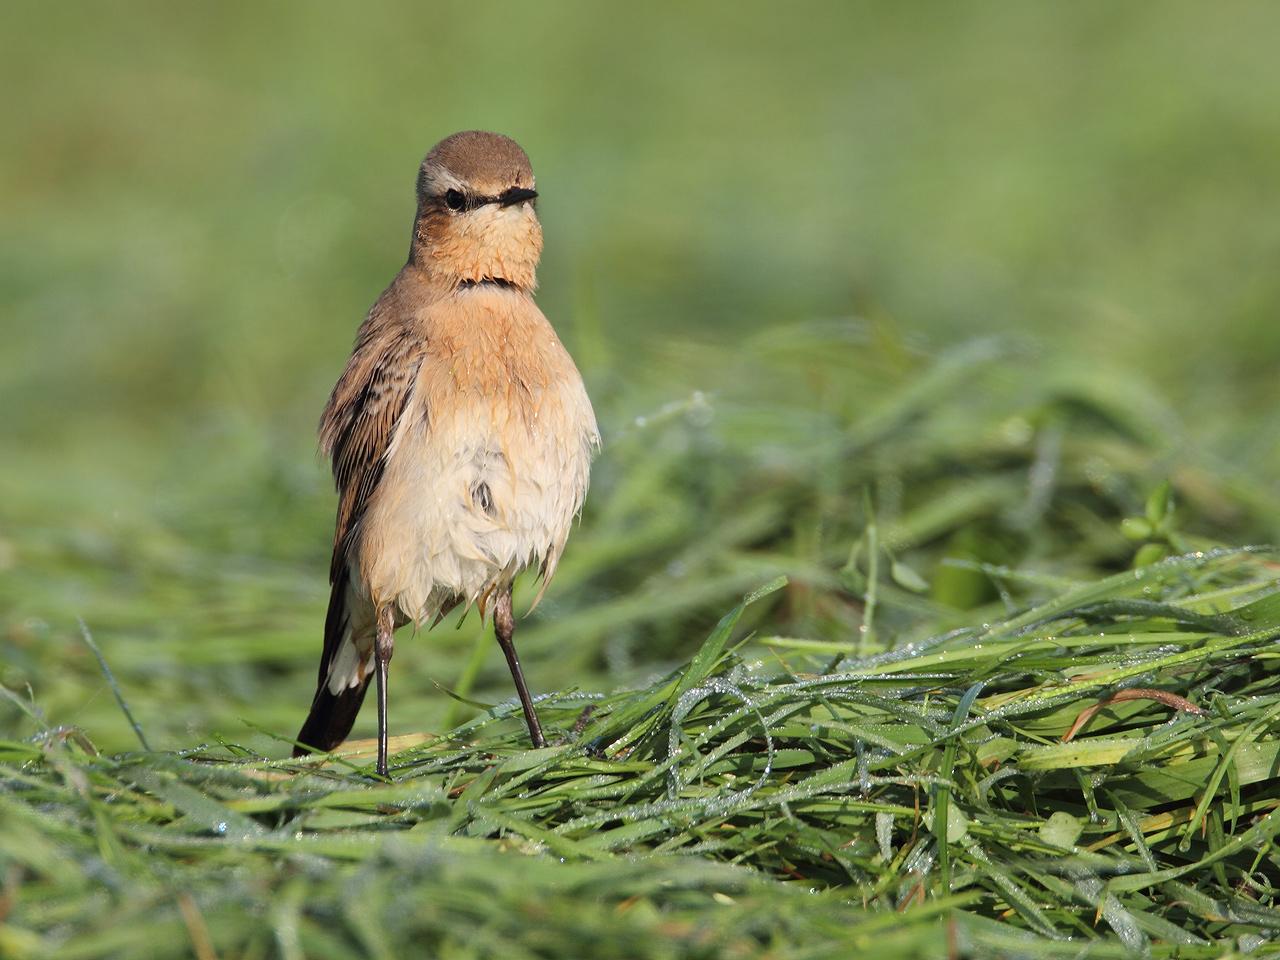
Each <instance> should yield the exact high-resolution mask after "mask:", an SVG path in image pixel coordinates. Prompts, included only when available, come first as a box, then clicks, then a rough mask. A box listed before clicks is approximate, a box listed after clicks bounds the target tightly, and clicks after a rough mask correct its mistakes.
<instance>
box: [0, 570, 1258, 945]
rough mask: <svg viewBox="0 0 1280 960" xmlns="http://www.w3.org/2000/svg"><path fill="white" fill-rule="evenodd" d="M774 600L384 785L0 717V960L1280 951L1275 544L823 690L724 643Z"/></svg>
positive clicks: (843, 675)
mask: <svg viewBox="0 0 1280 960" xmlns="http://www.w3.org/2000/svg"><path fill="white" fill-rule="evenodd" d="M991 574H992V576H994V577H997V578H999V579H1001V580H1002V581H1005V582H1009V583H1011V584H1012V583H1016V582H1017V580H1018V578H1017V577H1016V576H1013V575H1011V574H1009V572H1008V571H998V570H993V571H991ZM781 587H782V583H781V582H780V581H779V582H775V583H772V584H769V585H766V586H764V587H763V588H762V589H760V590H759V591H757V592H756V593H754V594H753V595H751V596H749V597H747V598H746V600H745V601H744V602H743V604H741V605H739V606H737V607H735V608H734V609H733V610H732V611H730V612H729V613H728V614H727V615H725V616H724V618H723V619H722V620H721V621H720V623H719V624H718V625H717V627H716V628H715V630H714V631H713V632H712V633H711V635H710V636H709V637H708V638H707V639H706V641H705V642H704V643H703V645H702V647H701V649H700V650H699V651H698V653H697V655H696V656H695V657H694V658H693V659H692V661H691V662H689V663H688V664H685V665H683V666H682V668H681V669H679V670H677V671H674V672H673V673H672V674H671V675H669V676H666V677H663V678H661V679H659V680H657V681H656V682H654V683H652V684H650V685H648V686H645V687H642V688H639V689H635V690H628V691H625V692H621V693H615V694H612V695H608V696H599V695H586V694H582V693H565V694H553V695H549V696H546V697H544V698H543V700H542V701H541V710H542V713H543V715H544V717H545V722H547V723H548V725H549V726H550V728H551V729H552V730H553V731H554V734H553V737H554V740H555V743H554V745H553V746H550V747H548V748H546V749H543V750H537V751H530V750H527V749H525V747H524V742H523V732H522V730H521V729H520V724H519V722H518V710H516V708H515V705H514V704H512V703H509V702H508V703H505V704H501V705H499V706H497V707H495V708H492V709H490V710H487V711H485V712H484V713H483V714H482V715H481V716H479V717H477V718H476V719H475V720H473V721H471V722H469V723H466V724H464V725H462V726H460V727H458V728H457V729H454V730H451V731H449V732H448V733H446V734H443V735H440V736H425V737H424V736H409V737H402V738H400V740H399V741H398V742H397V744H396V753H395V756H394V758H393V776H392V780H393V782H390V783H379V782H375V781H374V780H372V779H371V777H370V773H369V755H368V750H367V749H365V750H363V752H361V751H360V750H359V749H357V750H355V751H353V752H349V753H347V754H345V755H343V754H340V755H339V756H338V757H335V758H332V759H330V760H327V761H320V760H308V761H306V762H300V761H282V760H271V759H268V758H266V757H263V756H259V755H257V754H256V753H255V752H253V751H251V750H248V749H245V748H243V747H240V746H237V745H236V744H234V743H231V742H225V743H222V744H219V745H216V746H204V747H200V748H198V749H193V750H188V751H182V752H179V753H157V752H149V751H141V752H130V753H123V754H117V755H114V756H104V755H100V754H99V753H98V752H97V751H96V750H95V749H94V748H93V746H92V743H91V739H90V737H88V736H87V735H86V733H85V732H83V731H79V730H76V729H74V728H61V729H49V728H45V727H44V723H43V721H42V719H41V718H40V717H39V715H38V713H37V712H36V711H35V710H34V708H32V707H31V706H30V705H24V708H25V709H28V710H29V711H30V719H31V721H32V722H33V723H35V724H36V725H37V726H40V727H41V728H42V729H41V732H40V733H39V735H37V736H35V737H33V738H26V739H23V740H10V741H6V742H5V743H4V744H3V747H2V750H3V761H4V767H3V770H4V777H5V786H6V789H5V792H4V794H3V795H2V797H0V810H2V811H3V818H4V830H3V833H2V834H0V836H2V837H3V841H2V842H3V854H4V857H5V860H6V861H7V863H8V864H9V867H8V871H7V874H6V877H5V886H4V892H3V904H4V911H5V917H4V921H5V922H4V924H3V926H2V927H0V951H3V953H4V955H6V956H13V957H55V956H56V957H62V958H70V957H109V956H149V957H162V956H187V955H191V954H193V953H194V954H195V955H197V956H201V957H208V956H276V955H279V956H285V957H302V956H307V957H346V956H352V955H357V954H358V955H369V956H377V957H399V956H407V955H431V956H442V957H472V956H475V957H482V956H483V957H488V956H493V957H499V956H501V957H569V956H592V957H667V956H706V957H721V956H745V955H753V954H755V953H756V952H757V951H760V950H761V949H763V950H764V951H765V952H766V953H767V954H768V955H771V956H778V957H827V956H830V957H837V956H850V955H853V953H854V951H866V950H874V951H875V955H876V956H877V957H898V956H902V957H906V956H920V955H948V954H949V955H975V956H997V955H1001V956H1028V957H1040V956H1043V957H1050V956H1054V957H1057V956H1061V957H1078V956H1128V955H1150V956H1168V957H1174V956H1176V957H1218V956H1223V955H1226V954H1229V953H1231V952H1232V951H1240V952H1241V953H1245V952H1253V951H1255V950H1258V949H1261V948H1262V946H1263V945H1264V944H1268V943H1269V942H1270V941H1271V938H1272V937H1273V936H1275V935H1276V934H1278V933H1280V911H1277V910H1276V906H1277V905H1276V902H1275V899H1276V894H1277V890H1276V883H1277V879H1278V878H1280V847H1277V845H1276V841H1275V837H1276V834H1277V832H1280V789H1278V786H1280V774H1278V771H1280V738H1277V736H1276V735H1277V733H1280V684H1278V683H1277V682H1276V672H1275V658H1276V656H1277V652H1276V643H1275V641H1276V638H1277V636H1280V593H1278V592H1277V591H1276V585H1275V565H1274V564H1273V563H1272V562H1271V561H1270V560H1269V559H1268V558H1267V556H1266V555H1265V554H1260V553H1253V552H1246V551H1230V550H1219V551H1214V552H1210V553H1195V554H1191V555H1187V556H1179V557H1174V558H1171V559H1167V560H1164V561H1162V562H1159V563H1156V564H1154V565H1150V566H1147V567H1144V568H1142V569H1139V570H1134V571H1126V572H1123V573H1120V574H1117V575H1115V576H1112V577H1110V578H1106V579H1103V580H1099V581H1095V582H1091V583H1086V584H1078V585H1075V586H1071V587H1069V588H1066V589H1063V590H1061V591H1058V592H1056V593H1055V595H1053V596H1052V597H1051V598H1050V599H1047V600H1045V601H1043V602H1041V603H1038V604H1035V605H1033V606H1030V607H1028V608H1027V609H1026V610H1024V611H1023V612H1021V613H1019V614H1017V615H1015V616H1012V617H1007V618H1004V619H1001V620H999V621H997V622H995V623H992V624H984V625H981V626H972V627H968V628H964V629H959V630H955V631H952V632H950V633H948V634H945V635H942V636H938V637H935V638H933V639H931V640H929V641H927V642H920V643H913V644H910V645H908V646H905V647H902V648H899V649H895V650H892V651H889V652H886V653H882V654H878V655H874V656H869V657H865V658H862V659H857V658H842V659H841V662H838V663H835V664H832V667H833V669H830V670H827V671H821V670H817V671H811V670H809V669H808V668H807V667H806V664H807V663H808V661H809V660H810V659H811V657H813V656H818V657H824V656H827V655H829V654H831V653H836V654H837V655H839V654H843V653H845V652H847V651H846V650H842V649H840V647H839V646H838V645H836V644H830V643H825V642H821V641H805V640H800V639H795V638H779V637H770V636H766V635H762V634H758V635H756V636H755V637H754V638H753V639H751V640H749V641H748V642H747V643H746V644H745V645H743V643H742V640H741V638H740V637H739V625H740V621H741V619H742V617H743V614H744V612H745V611H746V610H747V609H748V608H749V606H750V605H754V606H755V607H756V608H767V607H768V606H769V605H770V604H771V603H773V602H775V601H776V599H777V597H779V596H780V593H779V589H780V588H781ZM1123 691H1128V695H1129V697H1130V698H1126V695H1125V694H1124V693H1122V692H1123ZM1100 702H1102V703H1105V704H1107V705H1106V706H1105V707H1104V709H1102V710H1100V711H1098V712H1096V714H1095V715H1093V716H1092V717H1089V718H1088V719H1087V722H1086V723H1085V724H1084V725H1083V728H1082V729H1081V730H1080V732H1078V733H1075V735H1074V738H1073V739H1070V740H1069V742H1063V741H1064V738H1065V737H1067V736H1068V735H1069V731H1071V732H1074V731H1075V729H1076V728H1077V727H1078V726H1079V724H1078V723H1077V722H1076V721H1077V718H1078V717H1079V716H1080V714H1081V712H1082V711H1084V710H1086V709H1087V708H1090V707H1091V706H1094V705H1097V704H1098V703H1100ZM513 718H514V719H513ZM366 746H367V745H366ZM358 747H359V745H357V748H358Z"/></svg>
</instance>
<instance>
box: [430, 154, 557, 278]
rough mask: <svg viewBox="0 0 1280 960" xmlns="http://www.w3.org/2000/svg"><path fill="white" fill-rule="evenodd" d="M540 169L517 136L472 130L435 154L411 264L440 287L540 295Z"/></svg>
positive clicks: (431, 161)
mask: <svg viewBox="0 0 1280 960" xmlns="http://www.w3.org/2000/svg"><path fill="white" fill-rule="evenodd" d="M536 196H537V192H536V191H535V190H534V179H533V167H532V166H531V165H530V164H529V157H528V156H527V155H526V154H525V152H524V150H522V149H521V148H520V145H519V144H518V143H516V142H515V141H514V140H512V139H511V138H510V137H504V136H502V134H499V133H486V132H484V131H481V130H467V131H464V132H462V133H455V134H454V135H453V136H451V137H446V138H445V139H443V140H441V141H440V142H439V143H437V144H436V145H435V146H434V147H432V148H431V152H430V153H428V154H427V156H426V159H424V160H423V161H422V167H421V168H420V169H419V172H418V215H417V217H416V219H415V221H414V230H413V244H412V246H411V248H410V252H409V261H410V263H411V264H415V265H417V266H418V267H420V268H421V269H422V270H423V271H424V272H425V273H426V274H427V276H428V277H429V278H430V279H431V280H432V281H433V282H435V283H437V284H441V285H444V286H447V287H451V288H452V287H459V286H466V285H475V284H481V283H496V284H499V285H503V286H511V287H517V288H520V289H522V290H532V289H533V288H534V287H535V286H536V283H537V281H536V270H537V266H538V258H539V256H540V255H541V253H542V228H541V226H540V225H539V223H538V216H537V214H536V213H535V212H534V209H533V204H532V202H531V201H532V200H533V199H534V198H535V197H536Z"/></svg>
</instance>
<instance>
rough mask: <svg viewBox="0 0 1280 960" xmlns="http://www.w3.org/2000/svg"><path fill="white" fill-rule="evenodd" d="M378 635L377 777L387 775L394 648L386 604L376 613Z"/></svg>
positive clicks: (390, 611) (391, 610) (375, 651)
mask: <svg viewBox="0 0 1280 960" xmlns="http://www.w3.org/2000/svg"><path fill="white" fill-rule="evenodd" d="M377 627H378V634H377V637H376V638H375V639H374V643H373V659H374V663H375V665H376V669H377V672H378V776H380V777H385V776H386V775H387V666H388V664H390V663H391V653H392V650H393V649H394V648H395V633H396V621H395V608H394V607H393V606H391V605H390V604H388V605H387V606H385V607H383V608H382V609H381V610H379V611H378V616H377Z"/></svg>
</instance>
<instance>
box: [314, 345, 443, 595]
mask: <svg viewBox="0 0 1280 960" xmlns="http://www.w3.org/2000/svg"><path fill="white" fill-rule="evenodd" d="M424 347H425V344H424V343H423V341H422V338H421V337H420V336H419V335H418V334H417V333H414V332H411V331H408V330H403V329H402V330H398V331H392V332H383V333H382V335H380V336H379V335H373V336H363V335H362V336H361V339H360V340H359V341H358V342H357V344H356V349H355V351H354V352H353V353H352V355H351V360H350V361H349V362H348V363H347V368H346V370H345V371H343V374H342V377H341V379H339V381H338V383H337V386H335V387H334V389H333V395H332V396H330V398H329V404H328V406H327V407H326V408H325V411H324V416H323V418H322V419H321V421H320V446H321V449H322V450H324V452H325V453H326V454H328V455H329V457H330V458H331V459H332V461H333V479H334V483H335V484H336V486H337V488H338V517H337V523H336V525H335V528H334V533H333V561H332V564H331V566H330V569H329V582H330V583H334V582H336V581H337V580H338V577H339V575H340V573H341V571H342V568H343V565H344V564H345V563H346V554H347V550H348V548H349V547H350V539H351V537H352V535H353V534H354V532H355V530H356V528H357V525H358V524H359V522H360V518H361V516H362V515H363V513H364V509H365V507H366V506H367V505H368V503H369V498H370V497H371V496H372V495H373V492H374V490H376V489H377V486H378V481H379V480H380V479H381V478H382V472H383V469H384V468H385V466H386V456H387V448H388V446H389V445H390V443H391V437H392V436H393V434H394V433H395V427H396V423H397V421H398V420H399V419H400V414H401V412H402V411H403V410H404V407H405V403H406V402H407V401H408V399H409V394H410V392H411V391H412V389H413V383H414V380H415V379H416V378H417V375H418V366H419V364H420V363H421V362H422V354H423V350H424Z"/></svg>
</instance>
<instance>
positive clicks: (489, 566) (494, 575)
mask: <svg viewBox="0 0 1280 960" xmlns="http://www.w3.org/2000/svg"><path fill="white" fill-rule="evenodd" d="M548 392H549V393H553V392H554V395H551V396H547V397H543V398H541V399H542V402H540V403H539V404H538V405H537V407H536V410H537V413H536V415H535V416H533V417H531V418H530V417H524V418H520V419H517V418H516V416H515V414H514V413H513V412H512V410H511V408H510V406H509V405H507V404H501V403H494V402H493V401H492V400H489V399H483V398H477V399H475V400H474V401H472V402H468V403H459V404H456V405H455V406H454V409H453V410H451V411H449V412H448V413H447V414H444V415H441V414H440V413H439V412H438V411H432V413H433V414H435V415H432V416H430V417H429V423H428V421H427V418H424V417H421V416H406V417H403V418H402V421H401V424H400V427H399V429H398V430H397V434H396V437H395V440H394V442H393V443H392V445H391V448H390V450H389V453H388V459H387V466H386V471H385V473H384V475H383V478H382V481H381V483H380V484H379V489H378V493H377V495H376V497H375V498H374V500H373V502H372V503H371V504H370V509H369V511H368V512H367V513H366V515H365V517H364V518H363V521H362V523H361V531H360V537H359V545H358V548H357V551H356V557H354V558H353V559H355V560H356V561H357V562H358V563H359V565H360V572H361V576H360V577H358V578H356V579H357V580H358V581H362V582H363V583H364V584H365V585H366V586H367V588H368V590H369V591H370V594H371V596H370V599H371V600H372V601H373V602H374V605H375V606H380V605H382V604H384V603H389V602H394V603H395V605H396V606H397V607H398V608H399V611H400V613H401V615H402V616H403V617H405V618H406V619H410V620H414V621H416V622H418V623H424V622H426V623H429V622H430V620H431V619H432V618H434V617H435V616H436V614H437V613H438V612H439V611H440V610H441V609H442V608H444V607H447V606H450V605H452V603H453V602H455V601H456V600H461V601H462V602H463V603H466V604H470V603H474V602H475V601H477V600H480V599H482V598H483V597H485V596H486V594H488V593H489V592H490V591H491V590H492V589H493V588H494V587H504V586H505V585H506V584H508V583H509V582H510V581H511V580H512V579H513V578H514V577H515V576H516V574H517V573H519V572H520V571H521V570H522V569H525V568H526V567H534V568H536V569H542V570H543V572H544V573H546V574H548V575H549V574H550V573H551V572H553V571H554V566H555V563H556V561H557V559H558V558H559V554H560V551H561V550H562V549H563V547H564V543H565V540H566V539H567V537H568V535H569V529H570V526H571V525H572V523H573V518H574V516H575V515H576V514H577V512H578V510H579V508H580V507H581V506H582V500H583V498H584V496H585V495H586V489H587V478H588V469H589V465H590V458H591V451H592V446H593V444H594V443H595V442H596V441H595V435H594V434H595V423H594V417H592V416H591V415H590V406H589V405H587V406H586V408H585V415H584V412H583V410H582V409H581V408H582V406H583V404H585V403H586V394H585V391H583V390H582V388H581V384H580V383H577V384H565V385H564V386H563V387H558V388H552V391H548Z"/></svg>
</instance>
